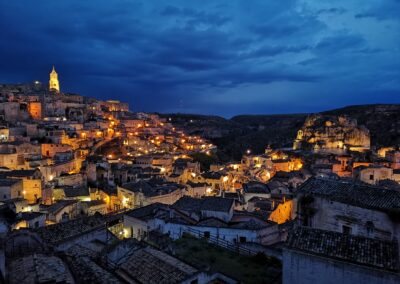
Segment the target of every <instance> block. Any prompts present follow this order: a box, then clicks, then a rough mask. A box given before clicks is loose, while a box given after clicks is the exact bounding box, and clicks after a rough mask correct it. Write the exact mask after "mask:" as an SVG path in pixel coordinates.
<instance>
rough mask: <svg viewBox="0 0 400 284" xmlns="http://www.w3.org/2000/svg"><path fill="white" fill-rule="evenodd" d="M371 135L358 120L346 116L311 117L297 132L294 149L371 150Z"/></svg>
mask: <svg viewBox="0 0 400 284" xmlns="http://www.w3.org/2000/svg"><path fill="white" fill-rule="evenodd" d="M370 141H371V140H370V134H369V131H368V129H367V128H366V127H364V126H358V124H357V120H355V119H353V118H350V117H348V116H345V115H340V116H334V115H322V114H315V115H311V116H309V117H308V118H307V119H306V121H305V123H304V125H303V127H302V128H301V129H300V130H299V131H298V132H297V137H296V139H295V142H294V145H293V148H294V149H310V150H311V149H312V150H321V151H324V150H326V151H335V152H337V151H344V150H346V149H351V150H356V151H357V150H358V151H360V150H365V149H369V148H370Z"/></svg>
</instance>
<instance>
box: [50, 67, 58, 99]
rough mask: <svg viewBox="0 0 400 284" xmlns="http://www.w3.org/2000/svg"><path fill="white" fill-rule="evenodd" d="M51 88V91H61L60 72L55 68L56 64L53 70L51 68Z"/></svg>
mask: <svg viewBox="0 0 400 284" xmlns="http://www.w3.org/2000/svg"><path fill="white" fill-rule="evenodd" d="M49 89H50V91H56V92H57V93H59V92H60V84H59V83H58V74H57V72H56V70H55V69H54V66H53V70H51V72H50V81H49Z"/></svg>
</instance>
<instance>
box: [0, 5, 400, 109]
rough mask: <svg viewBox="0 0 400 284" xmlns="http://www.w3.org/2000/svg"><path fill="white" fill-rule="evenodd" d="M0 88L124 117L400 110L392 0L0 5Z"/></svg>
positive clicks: (397, 20) (397, 30) (398, 11)
mask: <svg viewBox="0 0 400 284" xmlns="http://www.w3.org/2000/svg"><path fill="white" fill-rule="evenodd" d="M0 32H1V40H0V82H2V83H13V82H15V83H16V82H29V81H33V80H40V81H42V82H45V83H46V84H47V82H48V73H49V72H50V71H51V67H52V65H53V64H54V65H55V67H56V70H57V72H58V73H59V78H60V86H61V90H62V91H63V92H74V93H79V94H81V95H85V96H91V97H96V98H99V99H119V100H121V101H128V102H129V103H130V105H131V110H133V111H149V112H154V111H157V112H181V113H204V114H218V115H223V116H226V117H229V116H232V115H236V114H246V113H247V114H272V113H295V112H316V111H322V110H327V109H331V108H336V107H341V106H345V105H352V104H367V103H400V0H368V1H365V0H338V1H321V0H318V1H317V0H314V1H311V0H303V1H290V0H288V1H285V0H269V1H267V0H259V1H256V0H243V1H235V0H224V1H216V0H212V1H207V0H198V1H194V0H193V1H189V0H182V1H155V0H154V1H151V0H146V1H145V0H143V1H134V0H129V1H109V0H108V1H103V0H96V1H83V0H79V1H71V0H68V1H56V0H51V1H44V0H40V1H37V0H36V1H33V0H32V1H17V0H14V1H6V0H3V1H1V2H0Z"/></svg>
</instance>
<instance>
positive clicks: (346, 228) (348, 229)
mask: <svg viewBox="0 0 400 284" xmlns="http://www.w3.org/2000/svg"><path fill="white" fill-rule="evenodd" d="M342 232H343V234H348V235H350V234H351V227H349V226H345V225H343V226H342Z"/></svg>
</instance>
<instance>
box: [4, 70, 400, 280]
mask: <svg viewBox="0 0 400 284" xmlns="http://www.w3.org/2000/svg"><path fill="white" fill-rule="evenodd" d="M186 133H187V131H185V129H177V128H175V127H174V125H173V124H172V123H171V121H170V119H169V118H168V117H161V116H159V115H156V114H148V113H132V112H130V111H129V108H128V105H127V104H125V103H121V102H118V101H100V100H96V99H91V98H87V97H83V96H80V95H76V94H68V93H62V92H60V85H59V82H58V76H57V73H56V71H55V70H54V68H53V70H52V73H51V74H50V84H49V87H48V88H47V87H45V86H43V85H42V84H41V83H40V82H33V83H31V84H16V85H0V141H1V142H0V238H1V240H2V245H1V246H0V247H1V248H0V272H1V273H0V275H1V280H7V281H9V282H10V283H17V282H26V283H34V282H38V283H45V282H46V283H51V282H56V283H57V282H58V283H75V282H78V283H81V282H85V283H159V282H161V283H238V282H240V281H241V279H235V278H234V277H232V276H231V275H229V273H226V272H225V273H221V272H219V271H211V270H209V269H205V268H204V267H197V266H194V265H192V264H189V263H188V262H186V261H185V259H180V258H178V257H176V256H175V255H174V252H173V251H171V250H170V249H169V247H170V246H169V245H165V244H171V243H173V242H176V241H178V240H180V239H182V238H185V237H187V236H191V237H194V238H200V239H202V240H204V241H206V242H208V243H210V244H212V245H213V246H219V247H221V248H222V249H229V250H231V251H233V252H234V253H238V254H243V253H245V254H246V257H254V256H259V255H260V254H263V255H266V257H267V258H268V259H275V260H276V261H278V262H280V263H281V264H282V268H281V269H280V270H279V273H278V274H279V275H280V277H279V279H275V280H276V281H283V283H310V282H315V283H355V282H367V283H399V281H400V274H399V273H400V261H399V255H400V252H399V248H398V239H399V237H400V235H399V234H400V215H399V214H400V150H399V149H398V148H396V147H388V148H380V149H373V148H371V145H370V141H369V132H368V130H366V129H365V128H364V127H363V126H358V125H357V122H356V121H354V120H352V119H349V118H347V117H338V118H333V117H331V116H330V117H326V118H324V117H321V116H317V117H311V118H309V119H308V120H307V121H306V123H305V126H304V127H303V128H302V129H301V130H300V131H299V133H298V135H297V137H296V140H295V147H294V149H272V148H271V147H269V146H268V147H267V148H266V150H265V152H264V153H262V154H251V153H250V151H249V152H247V153H246V154H245V155H243V157H242V159H241V160H240V161H236V162H229V163H225V164H211V165H210V166H209V167H208V166H205V165H204V164H202V163H201V160H200V159H198V158H196V157H198V156H201V157H203V158H207V157H211V156H214V154H215V152H216V150H217V149H216V147H215V146H214V145H213V144H212V143H210V142H209V141H207V140H206V139H204V138H202V137H199V136H193V135H187V134H186ZM315 133H317V134H318V135H317V134H315ZM310 145H311V146H312V147H310ZM249 255H250V256H249ZM243 269H246V268H245V267H243Z"/></svg>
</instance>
